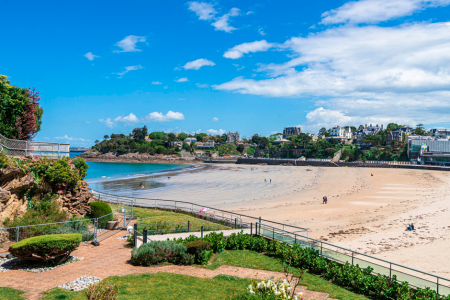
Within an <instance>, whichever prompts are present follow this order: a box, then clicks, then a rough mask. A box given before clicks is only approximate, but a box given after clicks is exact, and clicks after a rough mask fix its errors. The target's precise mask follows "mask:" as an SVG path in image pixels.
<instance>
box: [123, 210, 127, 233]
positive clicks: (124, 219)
mask: <svg viewBox="0 0 450 300" xmlns="http://www.w3.org/2000/svg"><path fill="white" fill-rule="evenodd" d="M126 208H127V207H126V206H125V208H124V209H123V228H125V227H126V226H127V225H126V224H125V223H126V222H127V215H126V211H127V209H126Z"/></svg>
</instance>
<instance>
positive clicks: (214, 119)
mask: <svg viewBox="0 0 450 300" xmlns="http://www.w3.org/2000/svg"><path fill="white" fill-rule="evenodd" d="M211 120H212V121H214V122H218V121H219V118H217V117H214V118H212V119H211Z"/></svg>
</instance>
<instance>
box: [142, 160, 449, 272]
mask: <svg viewBox="0 0 450 300" xmlns="http://www.w3.org/2000/svg"><path fill="white" fill-rule="evenodd" d="M154 181H155V182H159V183H164V185H163V186H162V187H159V188H155V189H150V190H147V191H145V193H146V194H145V195H146V196H148V197H151V198H159V199H173V200H181V201H188V202H195V203H198V204H204V205H208V206H211V207H215V208H221V209H226V210H231V211H235V212H239V213H242V214H246V215H252V216H255V217H259V216H261V217H263V218H266V219H270V220H273V221H279V222H283V223H288V224H292V225H297V226H301V227H307V228H309V229H310V232H309V235H310V236H311V237H314V238H318V239H321V240H324V241H328V242H331V243H334V244H337V245H340V246H343V247H347V248H351V249H355V250H358V251H360V252H363V253H367V254H371V255H375V256H377V257H380V258H384V259H387V260H391V261H395V262H398V263H401V264H404V265H407V266H410V267H413V268H417V269H420V270H425V271H428V272H432V273H436V274H438V275H441V276H445V277H449V276H450V275H449V272H450V271H449V270H450V261H448V260H447V259H446V254H445V253H446V249H447V248H448V246H449V242H450V241H449V238H450V233H449V231H448V229H449V228H450V218H449V209H450V201H449V200H450V196H449V195H448V193H447V192H446V191H447V190H448V188H449V184H450V174H449V173H448V172H440V171H429V170H409V169H384V168H326V167H312V166H309V167H299V166H297V167H289V166H259V165H252V166H250V165H213V166H212V167H210V168H206V169H205V170H204V171H202V172H194V173H180V174H178V175H176V176H173V177H171V178H170V179H169V178H167V177H163V176H161V177H156V178H154ZM324 196H327V198H328V204H322V202H323V201H322V199H323V197H324ZM144 197H145V196H144ZM411 223H414V225H415V227H416V230H415V231H405V230H406V227H407V226H408V225H409V224H411ZM425 254H426V255H425Z"/></svg>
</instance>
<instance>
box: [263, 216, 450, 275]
mask: <svg viewBox="0 0 450 300" xmlns="http://www.w3.org/2000/svg"><path fill="white" fill-rule="evenodd" d="M258 224H260V225H262V226H266V227H270V228H273V229H276V230H278V231H284V232H287V233H290V234H294V235H296V236H300V237H302V238H305V239H308V240H313V241H315V242H319V243H322V244H326V245H328V246H332V247H336V248H339V249H342V250H345V251H349V252H352V253H356V254H359V255H362V256H366V257H370V258H373V259H375V260H378V261H382V262H385V263H388V264H392V265H395V266H398V267H402V268H405V269H408V270H411V271H415V272H419V273H422V274H425V275H429V276H432V277H436V278H440V279H444V280H447V281H450V279H449V278H445V277H441V276H439V275H435V274H431V273H428V272H425V271H421V270H417V269H414V268H411V267H408V266H404V265H401V264H398V263H395V262H392V261H389V260H385V259H382V258H378V257H375V256H372V255H369V254H365V253H361V252H358V251H355V250H351V249H348V248H344V247H341V246H338V245H334V244H331V243H328V242H325V241H321V240H318V239H315V238H311V237H307V236H304V235H301V234H298V233H294V232H292V231H287V230H284V229H280V228H277V227H273V226H270V225H267V224H263V223H258Z"/></svg>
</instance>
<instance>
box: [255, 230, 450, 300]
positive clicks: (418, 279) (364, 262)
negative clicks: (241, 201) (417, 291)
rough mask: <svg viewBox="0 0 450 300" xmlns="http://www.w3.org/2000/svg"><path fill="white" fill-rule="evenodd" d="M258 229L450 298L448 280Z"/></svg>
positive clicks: (281, 232) (268, 235)
mask: <svg viewBox="0 0 450 300" xmlns="http://www.w3.org/2000/svg"><path fill="white" fill-rule="evenodd" d="M256 228H257V229H256V234H257V235H259V236H263V237H266V238H269V239H274V240H278V241H281V242H284V243H287V244H290V245H294V244H298V245H300V246H301V247H302V248H310V249H314V250H316V251H317V252H318V253H319V254H320V255H321V256H324V257H326V258H328V259H331V260H334V261H336V262H339V263H343V264H345V263H347V262H348V263H349V264H351V265H358V266H359V267H360V268H367V267H371V268H372V269H373V273H374V274H380V275H385V276H388V277H389V278H392V276H393V275H396V276H397V280H398V281H400V282H408V284H409V285H410V286H412V287H416V288H423V289H425V288H430V289H431V290H434V291H436V292H437V293H439V294H440V295H450V279H448V278H445V277H441V276H438V275H435V274H431V273H428V272H424V271H421V270H417V269H414V268H411V267H407V266H404V265H401V264H398V263H395V262H391V261H388V260H385V259H381V258H377V257H374V256H371V255H368V254H365V253H361V252H358V251H354V250H351V249H347V248H344V247H341V246H337V245H333V244H331V243H327V242H324V241H321V240H317V239H313V238H310V237H307V236H304V235H301V234H299V233H296V232H292V231H287V230H283V229H281V228H277V227H274V226H270V225H268V224H263V223H258V224H257V227H256Z"/></svg>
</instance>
